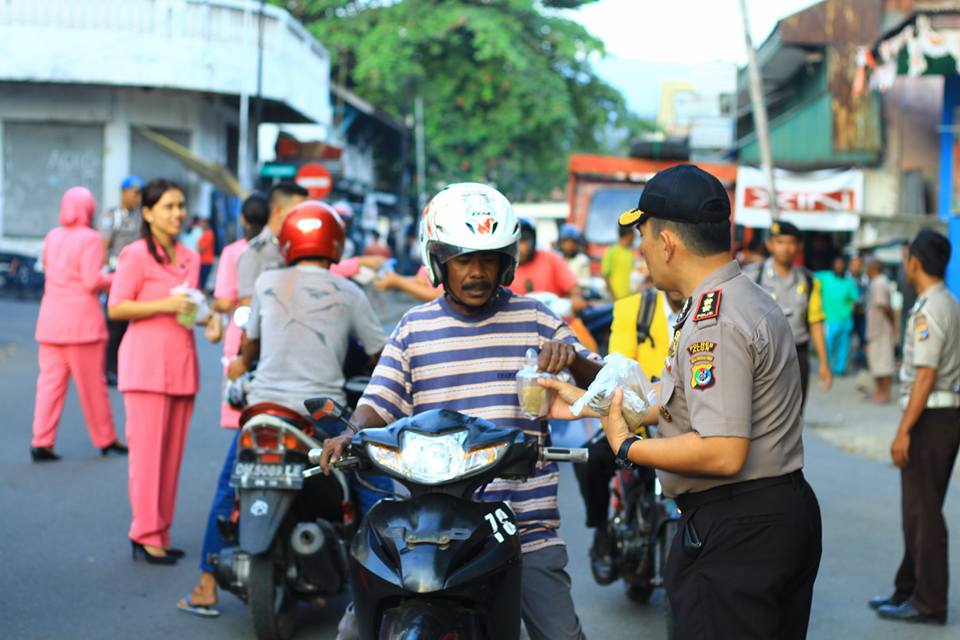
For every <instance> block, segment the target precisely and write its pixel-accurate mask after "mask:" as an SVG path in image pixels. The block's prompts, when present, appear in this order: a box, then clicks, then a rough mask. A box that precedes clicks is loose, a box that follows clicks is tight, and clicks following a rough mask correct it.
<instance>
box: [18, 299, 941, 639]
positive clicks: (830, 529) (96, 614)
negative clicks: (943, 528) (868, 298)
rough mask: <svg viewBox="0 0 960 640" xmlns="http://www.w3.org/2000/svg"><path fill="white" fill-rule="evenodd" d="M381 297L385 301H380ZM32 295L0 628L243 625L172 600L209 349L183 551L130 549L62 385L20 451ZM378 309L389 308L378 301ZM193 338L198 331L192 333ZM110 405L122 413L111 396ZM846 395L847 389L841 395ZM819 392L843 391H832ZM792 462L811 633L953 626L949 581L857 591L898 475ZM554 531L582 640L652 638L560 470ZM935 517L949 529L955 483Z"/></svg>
mask: <svg viewBox="0 0 960 640" xmlns="http://www.w3.org/2000/svg"><path fill="white" fill-rule="evenodd" d="M388 306H389V305H388ZM36 311H37V305H36V303H35V302H17V301H3V300H0V410H2V412H3V419H2V420H0V438H2V440H0V441H2V442H3V443H4V446H2V447H0V465H2V466H0V468H2V469H4V470H5V471H3V476H4V479H3V481H2V482H0V509H2V513H0V567H2V568H0V594H2V596H0V637H2V638H5V639H38V640H39V639H48V638H58V637H70V638H75V639H77V640H84V639H101V638H137V639H138V640H151V639H161V638H162V639H166V638H170V637H176V638H237V639H242V638H252V637H253V634H252V632H251V627H250V622H249V616H248V613H247V611H246V610H245V608H244V607H243V606H242V604H241V603H240V602H239V601H238V600H237V599H236V598H234V597H233V596H231V595H230V594H226V595H223V601H222V609H223V616H222V617H221V618H219V619H216V620H201V619H197V618H194V617H191V616H187V615H185V614H182V613H180V612H178V611H176V610H175V608H174V603H175V602H176V600H177V598H178V597H180V596H181V595H183V594H184V593H185V592H186V591H187V590H189V589H190V587H191V586H192V585H193V582H194V580H195V579H196V575H197V570H196V567H195V563H196V559H197V556H198V554H199V547H200V542H201V536H202V533H203V526H204V522H205V518H206V510H207V507H208V504H209V500H210V498H211V494H212V488H213V483H214V480H215V477H216V474H217V472H218V471H219V469H220V465H221V463H222V460H223V454H224V451H225V449H226V447H227V444H228V440H229V434H228V433H226V432H224V431H222V430H221V429H219V428H218V427H217V390H218V388H219V382H218V381H219V371H218V362H219V354H218V353H217V349H216V348H215V347H211V346H209V345H206V344H201V359H202V362H203V367H202V385H203V390H202V392H201V394H200V396H199V398H198V402H197V411H196V414H195V416H194V421H193V426H192V431H191V433H190V437H189V440H188V442H187V450H186V457H185V460H184V465H183V475H182V478H181V484H180V487H181V488H180V501H179V505H178V510H177V519H176V523H175V525H174V527H173V541H174V543H175V544H176V545H177V546H181V547H184V548H186V549H187V550H188V551H189V553H190V556H189V557H188V559H187V561H185V562H181V563H180V565H178V566H176V567H152V566H147V565H146V564H145V563H143V562H142V561H141V562H131V560H130V557H129V545H128V543H127V539H126V530H127V525H128V523H129V507H128V502H127V496H126V462H125V460H124V459H122V458H107V459H103V458H101V457H100V456H99V452H97V451H95V450H94V449H93V447H92V445H91V444H90V442H89V440H88V439H87V437H86V434H85V431H84V427H83V420H82V418H81V416H80V413H79V408H78V405H77V402H76V397H75V396H74V395H73V393H72V392H71V396H70V398H69V399H68V401H67V405H66V409H65V412H64V419H63V422H62V425H61V436H60V439H59V441H58V443H57V451H58V452H59V453H61V454H62V455H63V456H64V460H63V461H61V462H59V463H56V464H52V465H33V464H31V463H30V462H29V455H28V448H29V440H30V421H31V415H32V411H33V407H32V403H33V392H34V391H33V390H34V380H35V378H36V373H37V367H36V347H35V345H34V343H33V341H32V335H33V324H34V320H35V317H36ZM387 315H389V314H387ZM200 342H201V343H202V340H201V341H200ZM113 400H114V411H115V415H116V416H118V417H122V416H123V411H122V408H123V407H122V402H121V398H120V396H119V394H116V393H114V397H113ZM851 400H852V399H851ZM830 401H834V402H843V401H844V398H843V397H836V396H831V397H830ZM807 472H808V477H809V478H810V480H811V483H812V484H813V486H814V488H815V489H816V490H817V493H818V495H819V497H820V500H821V505H822V508H823V514H824V523H825V527H824V547H825V551H824V559H823V564H822V566H821V570H820V576H819V579H818V581H817V588H816V595H815V601H814V610H813V616H812V620H811V630H810V634H809V637H811V638H824V639H833V638H871V640H886V639H891V640H892V639H894V638H897V639H904V638H907V639H909V638H923V639H928V638H929V639H934V638H944V639H945V638H956V637H958V631H957V628H958V622H957V620H958V612H960V596H958V595H957V593H960V590H958V589H955V590H954V595H953V596H952V597H951V604H952V615H951V624H950V625H949V626H948V627H946V628H928V627H919V628H918V627H913V626H904V625H896V624H891V623H884V622H880V621H879V620H877V619H876V618H875V616H874V615H873V614H872V613H871V612H870V611H869V610H868V609H867V608H866V607H865V606H864V600H865V599H866V598H867V597H868V596H871V595H873V594H874V593H876V592H882V591H884V590H885V588H886V587H887V585H888V583H889V580H890V578H891V576H892V574H893V571H894V570H895V568H896V565H897V562H898V560H899V554H900V537H899V531H898V529H899V519H898V517H899V516H898V506H897V505H898V501H899V491H898V486H897V475H896V473H895V471H894V470H893V469H892V468H891V467H890V466H889V465H886V464H882V463H878V462H874V461H871V460H868V459H865V458H861V457H856V456H854V455H851V454H849V453H847V452H845V451H843V450H841V449H838V448H834V447H833V446H830V445H828V444H826V443H825V442H824V441H822V440H820V439H819V438H817V437H816V436H811V437H808V438H807ZM561 511H562V513H563V518H564V526H563V529H562V533H563V536H564V537H565V538H566V540H567V542H568V544H569V548H570V556H571V565H570V573H571V574H572V576H573V584H574V597H575V600H576V603H577V609H578V612H579V614H580V616H581V618H582V619H583V623H584V627H585V629H586V630H587V632H588V633H589V634H590V637H591V638H651V639H655V638H662V637H663V635H664V632H663V623H662V600H661V597H662V596H661V595H660V594H657V595H655V597H654V600H653V602H652V603H651V604H649V605H647V606H643V607H641V606H636V605H634V604H632V603H630V602H629V601H627V600H626V599H625V598H624V597H623V595H622V592H621V589H620V587H619V586H618V585H612V586H609V587H598V586H596V585H595V584H594V583H593V581H592V580H591V578H590V574H589V570H588V568H587V564H586V550H587V547H588V544H589V535H588V532H587V531H586V530H585V529H584V527H583V526H582V525H581V523H582V522H583V509H582V506H581V504H580V499H579V495H578V493H577V491H576V486H575V482H574V481H573V477H572V474H571V473H569V472H568V471H565V472H564V475H563V478H562V486H561ZM947 514H948V519H949V521H950V522H951V523H952V524H953V525H954V529H955V530H957V529H958V528H960V489H958V487H957V484H956V483H954V487H953V488H952V490H951V495H950V496H949V498H948V504H947ZM956 539H957V538H956V536H954V540H953V542H952V543H951V551H952V562H951V565H952V569H953V571H952V573H953V575H955V576H956V575H960V544H958V543H957V542H956ZM344 605H345V599H344V598H341V599H338V600H336V601H333V602H331V603H329V604H328V606H327V607H325V608H322V609H320V608H306V607H304V608H302V611H301V614H302V615H301V633H300V635H299V636H298V637H299V638H318V639H324V638H333V637H334V635H335V628H336V621H337V619H338V618H339V614H340V612H341V610H342V608H343V606H344Z"/></svg>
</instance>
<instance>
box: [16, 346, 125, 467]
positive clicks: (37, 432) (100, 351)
mask: <svg viewBox="0 0 960 640" xmlns="http://www.w3.org/2000/svg"><path fill="white" fill-rule="evenodd" d="M106 346H107V343H106V341H102V342H90V343H87V344H63V345H60V344H44V343H40V349H39V357H38V359H39V361H40V375H39V376H37V397H36V402H35V403H34V409H33V441H32V444H33V446H34V447H52V446H53V445H54V443H55V442H56V440H57V426H58V425H59V424H60V415H61V414H62V413H63V402H64V400H66V398H67V387H68V386H69V384H70V378H71V377H73V380H74V382H75V383H76V385H77V395H79V396H80V407H81V408H82V409H83V417H84V418H85V419H86V421H87V430H88V431H89V432H90V439H91V440H92V441H93V446H95V447H97V448H101V449H102V448H103V447H106V446H109V445H110V444H111V443H113V442H114V441H115V440H116V439H117V433H116V430H115V429H114V426H113V411H112V410H111V409H110V395H109V393H108V392H107V381H106V378H104V374H103V366H104V358H106Z"/></svg>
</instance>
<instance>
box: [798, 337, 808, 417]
mask: <svg viewBox="0 0 960 640" xmlns="http://www.w3.org/2000/svg"><path fill="white" fill-rule="evenodd" d="M797 360H798V361H799V362H800V393H801V397H802V398H803V400H802V402H801V404H800V409H801V410H802V409H803V408H804V407H806V406H807V387H808V386H809V385H810V343H809V342H804V343H803V344H798V345H797Z"/></svg>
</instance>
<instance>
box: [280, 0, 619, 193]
mask: <svg viewBox="0 0 960 640" xmlns="http://www.w3.org/2000/svg"><path fill="white" fill-rule="evenodd" d="M590 1H592V0H552V1H550V0H473V1H471V0H392V1H391V0H352V1H351V0H275V2H276V3H277V4H279V5H281V6H284V7H285V8H286V9H288V10H289V11H290V12H291V13H292V14H293V15H294V16H295V17H296V18H298V19H299V20H301V21H302V22H303V23H304V25H305V26H306V27H307V28H308V29H309V30H310V31H311V32H312V33H313V34H314V35H315V36H316V37H317V39H318V40H320V42H322V43H323V44H324V45H325V46H326V47H327V48H328V50H329V51H330V53H331V55H332V57H333V70H332V77H333V79H334V81H341V82H345V83H346V84H347V85H348V86H349V87H350V88H352V89H353V90H354V91H356V92H357V93H358V94H359V95H361V96H363V97H364V98H365V99H366V100H369V101H370V102H372V103H374V104H376V105H377V106H379V107H381V108H383V109H385V110H386V111H388V112H391V113H394V114H397V115H400V116H406V115H408V114H410V113H412V112H413V100H414V97H415V96H417V95H419V96H421V97H422V98H423V100H424V129H425V138H426V147H427V156H428V158H429V164H428V179H427V183H428V184H427V185H426V190H427V191H428V192H432V191H434V190H436V188H437V187H438V186H439V185H441V184H443V183H447V182H452V181H460V180H477V181H483V182H491V183H494V184H497V185H499V186H500V187H501V188H502V189H504V190H505V191H506V192H508V193H509V194H511V195H512V196H513V197H514V198H528V197H537V196H540V195H543V194H546V193H549V192H550V191H551V190H553V189H555V188H556V187H561V186H563V185H564V184H565V176H566V160H567V156H568V155H569V154H570V153H572V152H596V151H603V150H604V149H603V148H602V147H603V144H604V140H605V139H606V136H605V133H606V132H607V130H608V129H609V128H610V127H611V126H619V127H622V126H625V125H626V123H627V118H628V114H627V111H626V108H625V104H624V100H623V97H622V96H621V95H620V93H619V92H618V91H617V90H615V89H614V88H612V87H611V86H609V85H608V84H606V83H605V82H603V81H602V80H600V79H599V78H598V77H597V76H596V75H595V74H594V73H593V71H592V69H591V67H590V62H589V61H590V59H591V58H595V57H596V56H598V55H602V54H603V44H602V43H601V42H600V41H599V40H597V39H596V38H594V37H593V36H591V35H590V34H589V33H588V32H587V31H586V30H585V29H584V28H583V27H582V26H580V25H579V24H577V23H576V22H573V21H571V20H569V19H567V18H565V17H563V16H562V15H560V13H559V12H558V11H557V9H565V8H574V7H577V6H580V5H582V4H586V3H587V2H590Z"/></svg>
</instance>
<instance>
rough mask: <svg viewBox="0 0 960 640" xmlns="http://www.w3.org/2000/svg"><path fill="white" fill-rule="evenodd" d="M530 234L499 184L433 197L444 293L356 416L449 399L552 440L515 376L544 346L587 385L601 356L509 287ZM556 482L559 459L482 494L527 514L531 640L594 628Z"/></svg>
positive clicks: (402, 333)
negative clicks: (574, 569)
mask: <svg viewBox="0 0 960 640" xmlns="http://www.w3.org/2000/svg"><path fill="white" fill-rule="evenodd" d="M519 239H520V225H519V221H518V220H517V217H516V215H515V214H514V213H513V208H512V207H511V206H510V203H509V202H508V201H507V199H506V198H505V197H504V196H503V195H502V194H501V193H500V192H498V191H497V190H496V189H493V188H491V187H488V186H486V185H482V184H475V183H462V184H454V185H450V186H448V187H447V188H445V189H444V190H442V191H441V192H440V193H438V194H437V195H436V196H434V198H433V200H431V201H430V203H429V204H428V205H427V208H426V210H425V211H424V215H423V219H422V220H421V224H420V245H421V252H422V255H423V264H424V266H425V267H426V270H427V275H428V277H429V278H430V281H431V283H432V284H433V285H434V286H437V285H440V284H442V285H443V290H444V294H443V296H441V297H440V298H438V299H437V300H434V301H432V302H428V303H426V304H423V305H421V306H418V307H415V308H413V309H411V310H410V311H408V312H407V313H406V315H404V317H403V318H402V319H401V320H400V322H399V324H398V325H397V328H396V329H395V330H394V332H393V334H392V335H391V336H390V340H389V342H388V343H387V346H386V347H385V348H384V350H383V353H382V355H381V357H380V361H379V363H378V364H377V368H376V370H375V371H374V373H373V378H372V379H371V381H370V384H369V385H368V386H367V389H366V392H365V393H364V395H363V398H362V399H361V400H360V402H359V404H358V406H357V410H356V412H354V414H353V422H354V423H355V424H356V425H357V426H358V427H360V428H361V429H362V428H372V427H381V426H384V425H386V424H389V423H391V422H394V421H396V420H399V419H400V418H403V417H406V416H409V415H413V414H416V413H421V412H423V411H428V410H430V409H436V408H445V409H449V410H452V411H460V412H462V413H465V414H467V415H471V416H476V417H479V418H485V419H487V420H490V421H491V422H493V423H494V424H497V425H499V426H505V427H519V428H522V429H523V430H524V431H527V432H531V433H536V434H537V435H539V436H540V438H541V441H542V442H549V438H550V433H549V429H548V427H547V423H546V422H543V421H537V420H529V419H527V418H525V417H524V416H523V413H522V412H521V410H520V406H519V404H518V402H517V393H516V382H515V376H516V373H517V371H518V370H519V369H520V368H521V367H522V366H523V364H524V354H525V353H526V351H527V349H530V348H534V349H538V350H539V352H540V369H541V370H544V371H548V372H550V373H559V372H561V371H563V370H565V369H566V370H569V371H570V372H571V373H572V374H573V376H574V378H575V379H577V380H579V381H581V382H582V384H583V385H586V384H587V383H588V382H589V381H590V380H592V379H593V377H594V376H595V375H596V372H597V371H598V370H599V369H600V364H599V358H597V357H596V356H593V354H591V353H590V352H589V351H587V350H586V349H584V348H583V347H582V346H581V345H580V344H579V343H578V342H577V341H576V338H574V336H573V333H572V332H571V331H570V329H569V328H568V327H567V326H566V325H565V324H564V323H563V321H562V320H560V319H559V318H558V317H557V316H555V315H554V314H553V313H552V312H551V311H549V310H548V309H547V308H546V307H545V306H543V305H542V304H541V303H539V302H537V301H535V300H533V299H531V298H527V297H523V296H518V295H516V294H514V293H512V292H511V291H510V290H509V289H508V288H507V286H508V285H509V284H510V282H511V281H512V280H513V276H514V272H515V270H516V266H517V245H518V241H519ZM427 347H428V348H427ZM441 370H442V371H441ZM464 389H470V391H468V392H467V391H464ZM351 438H352V433H348V434H345V435H343V436H341V437H339V438H332V439H329V440H327V441H326V442H325V443H324V454H323V459H322V461H321V466H323V467H324V469H325V470H327V469H328V466H329V464H330V462H332V461H335V460H336V459H337V458H338V457H339V456H340V455H341V453H342V452H343V450H344V448H345V447H346V445H347V444H348V443H349V442H350V440H351ZM557 480H558V472H557V467H556V464H554V463H550V464H543V465H541V466H540V467H539V468H538V469H537V472H536V473H535V475H534V476H533V477H531V478H529V479H528V480H526V481H507V480H496V481H494V482H492V483H490V484H489V485H487V487H486V488H485V489H484V491H483V499H485V500H490V501H501V500H502V501H506V502H509V503H510V505H511V507H512V508H513V510H514V512H515V513H516V514H517V521H518V524H519V529H520V541H521V545H522V549H523V553H524V557H523V582H522V584H523V595H522V605H521V606H522V611H523V620H524V624H525V625H526V627H527V631H528V633H529V634H530V637H531V639H532V640H576V639H578V638H582V637H583V632H582V630H581V627H580V621H579V619H578V618H577V615H576V612H575V611H574V607H573V599H572V597H571V595H570V577H569V576H568V575H567V573H566V571H565V567H566V564H567V553H566V547H565V546H564V542H563V540H562V539H560V537H559V536H558V535H557V528H558V527H559V526H560V514H559V511H558V509H557ZM349 618H350V616H349V614H348V616H347V617H345V619H344V622H343V623H341V635H340V637H341V638H348V637H351V636H350V634H349V632H348V631H349V630H348V626H349V624H348V619H349Z"/></svg>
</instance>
